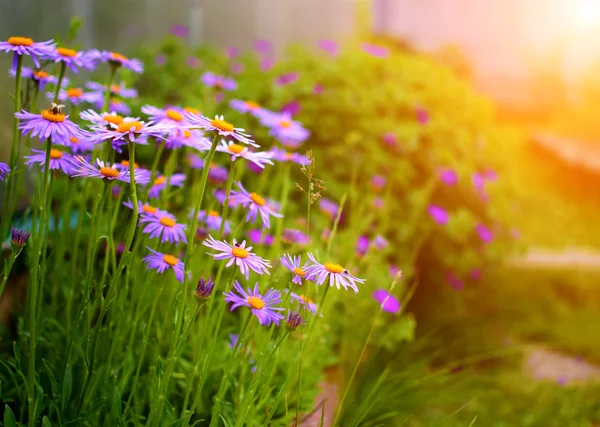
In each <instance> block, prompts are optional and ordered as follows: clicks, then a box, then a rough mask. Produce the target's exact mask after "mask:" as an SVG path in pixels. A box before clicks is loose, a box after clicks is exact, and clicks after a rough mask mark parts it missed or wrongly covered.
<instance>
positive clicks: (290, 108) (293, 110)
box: [279, 99, 302, 116]
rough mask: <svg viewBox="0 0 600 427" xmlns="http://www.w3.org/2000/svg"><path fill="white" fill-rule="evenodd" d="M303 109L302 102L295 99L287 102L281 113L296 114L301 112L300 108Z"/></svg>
mask: <svg viewBox="0 0 600 427" xmlns="http://www.w3.org/2000/svg"><path fill="white" fill-rule="evenodd" d="M301 109H302V107H301V106H300V103H299V102H298V101H297V100H295V99H294V100H293V101H290V102H288V103H287V104H285V105H284V106H283V107H281V109H280V110H279V111H280V112H281V113H289V114H290V115H292V116H293V115H295V114H298V113H300V110H301Z"/></svg>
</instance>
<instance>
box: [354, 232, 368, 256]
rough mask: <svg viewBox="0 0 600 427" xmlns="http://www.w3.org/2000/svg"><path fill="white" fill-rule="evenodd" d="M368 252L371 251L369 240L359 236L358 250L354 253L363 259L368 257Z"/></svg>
mask: <svg viewBox="0 0 600 427" xmlns="http://www.w3.org/2000/svg"><path fill="white" fill-rule="evenodd" d="M368 250H369V238H368V237H367V236H365V235H362V236H358V240H357V242H356V249H355V250H354V253H355V254H356V256H358V257H363V256H365V255H366V253H367V251H368Z"/></svg>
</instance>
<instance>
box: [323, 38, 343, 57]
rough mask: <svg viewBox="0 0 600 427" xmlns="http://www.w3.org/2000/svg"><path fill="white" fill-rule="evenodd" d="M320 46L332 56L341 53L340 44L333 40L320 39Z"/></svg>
mask: <svg viewBox="0 0 600 427" xmlns="http://www.w3.org/2000/svg"><path fill="white" fill-rule="evenodd" d="M319 48H320V49H322V50H324V51H325V52H327V53H328V54H329V56H331V57H336V56H338V54H339V53H340V49H339V47H338V44H337V43H336V42H334V41H332V40H319Z"/></svg>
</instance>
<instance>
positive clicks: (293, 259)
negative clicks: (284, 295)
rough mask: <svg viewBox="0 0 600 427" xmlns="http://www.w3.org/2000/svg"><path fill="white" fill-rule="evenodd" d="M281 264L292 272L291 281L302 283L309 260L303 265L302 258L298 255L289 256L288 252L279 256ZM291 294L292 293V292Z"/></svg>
mask: <svg viewBox="0 0 600 427" xmlns="http://www.w3.org/2000/svg"><path fill="white" fill-rule="evenodd" d="M279 261H281V264H282V265H283V266H284V267H285V268H287V269H288V270H290V271H291V272H292V273H294V277H293V278H292V282H293V283H295V284H297V285H302V284H303V283H304V280H305V279H306V270H307V269H308V267H309V266H310V263H309V262H306V263H305V264H304V265H303V266H301V263H302V259H301V257H300V256H299V255H298V256H291V255H288V254H285V255H283V256H282V257H281V258H279ZM292 295H293V294H292Z"/></svg>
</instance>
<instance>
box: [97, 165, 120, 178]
mask: <svg viewBox="0 0 600 427" xmlns="http://www.w3.org/2000/svg"><path fill="white" fill-rule="evenodd" d="M100 173H101V174H102V175H103V176H104V177H106V178H116V177H118V176H119V171H118V170H116V169H113V168H108V167H106V166H105V167H103V168H100Z"/></svg>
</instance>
